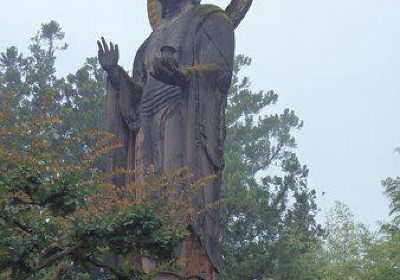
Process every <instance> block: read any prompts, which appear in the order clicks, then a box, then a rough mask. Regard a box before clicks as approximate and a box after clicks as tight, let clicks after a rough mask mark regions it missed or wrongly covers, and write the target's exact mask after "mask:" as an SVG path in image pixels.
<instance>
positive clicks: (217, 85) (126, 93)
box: [107, 5, 234, 279]
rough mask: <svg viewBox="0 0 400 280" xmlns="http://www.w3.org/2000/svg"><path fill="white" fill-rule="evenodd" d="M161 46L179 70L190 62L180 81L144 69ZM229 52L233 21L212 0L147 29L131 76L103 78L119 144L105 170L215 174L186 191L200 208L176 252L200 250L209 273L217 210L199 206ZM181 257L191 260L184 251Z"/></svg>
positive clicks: (211, 190)
mask: <svg viewBox="0 0 400 280" xmlns="http://www.w3.org/2000/svg"><path fill="white" fill-rule="evenodd" d="M163 45H172V46H173V47H174V48H175V49H176V50H177V53H176V58H177V60H178V62H179V67H180V69H189V71H187V73H189V78H188V80H189V81H188V85H187V86H186V87H182V88H181V87H177V86H170V85H166V84H162V83H161V82H160V81H156V80H155V78H154V77H152V76H151V75H150V72H152V59H153V58H154V57H155V56H159V55H160V53H159V47H160V46H163ZM233 57H234V28H233V26H232V23H231V22H230V20H229V18H228V17H227V16H226V14H225V13H224V12H223V11H222V10H220V9H219V8H217V7H215V6H208V5H202V6H196V7H194V8H192V9H190V10H188V11H186V12H184V13H182V14H181V15H180V16H178V18H176V19H174V20H171V21H170V22H169V23H166V24H165V25H162V26H160V27H158V28H157V29H155V30H154V31H153V33H152V34H151V35H150V37H149V38H148V39H147V40H146V41H145V42H144V43H143V45H142V46H141V47H140V49H139V50H138V52H137V54H136V57H135V62H134V67H133V73H132V77H130V76H128V75H127V74H126V72H124V71H123V70H122V68H121V69H120V74H119V76H120V79H119V82H118V83H117V84H113V83H111V81H109V82H108V101H107V102H108V104H107V107H108V129H109V132H111V133H113V134H115V135H116V138H117V139H118V140H120V141H121V142H122V144H123V147H122V148H121V149H117V150H115V151H114V152H113V154H112V155H111V157H110V158H109V162H108V169H109V170H113V169H115V168H118V167H121V168H129V169H140V170H146V168H147V167H148V166H149V165H153V166H154V167H155V169H156V172H158V173H164V172H169V171H174V170H173V169H176V168H180V167H187V168H188V169H189V170H191V171H192V172H193V173H194V174H195V176H196V177H197V178H203V177H206V176H209V175H211V174H216V175H217V176H216V179H214V180H213V181H211V182H209V183H208V184H207V185H206V186H205V187H204V188H202V189H201V190H199V191H198V192H197V193H196V194H194V195H193V197H192V198H191V201H190V206H191V207H192V208H194V209H195V210H197V211H200V212H201V213H203V214H200V217H198V218H197V219H196V222H194V224H193V225H191V226H192V228H193V238H194V239H193V240H195V241H194V242H192V243H191V245H187V246H186V247H187V248H186V249H184V250H183V251H184V252H183V251H182V252H183V253H182V254H186V255H189V254H191V255H194V253H193V252H188V250H204V252H205V253H204V255H205V256H206V258H207V259H208V262H209V263H210V264H211V267H212V269H213V270H214V271H216V272H217V271H219V268H220V266H221V256H220V249H219V210H218V209H214V210H209V211H201V210H204V207H205V205H207V204H211V203H215V202H216V201H218V200H219V198H220V185H221V172H222V169H223V166H224V161H223V154H222V149H223V144H224V140H225V131H226V128H225V108H226V102H227V92H228V89H229V86H230V83H231V78H232V70H233ZM132 82H133V83H132ZM114 83H115V82H114ZM134 84H137V85H140V86H141V88H142V89H143V90H142V91H138V90H137V88H135V86H133V85H134ZM142 176H143V174H142V175H139V176H138V177H137V178H133V177H132V175H117V176H116V177H115V178H113V182H114V183H115V184H116V185H118V186H124V185H126V184H128V183H129V182H131V181H132V180H142V179H143V178H141V177H142ZM137 196H138V197H140V193H138V194H137ZM197 211H196V212H197ZM196 240H198V242H196ZM189 247H190V248H191V249H188V248H189ZM196 248H197V249H196ZM184 257H185V258H187V259H188V262H191V260H190V258H191V257H190V256H184ZM192 261H195V260H192ZM191 265H192V266H193V264H187V267H190V266H191ZM189 270H190V269H189ZM192 270H194V271H195V270H196V269H192ZM195 272H196V271H195ZM197 272H198V271H197ZM206 273H207V275H208V272H206ZM207 279H215V276H209V277H208V278H207Z"/></svg>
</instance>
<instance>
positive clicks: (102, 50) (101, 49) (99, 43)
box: [97, 41, 104, 53]
mask: <svg viewBox="0 0 400 280" xmlns="http://www.w3.org/2000/svg"><path fill="white" fill-rule="evenodd" d="M97 46H98V47H99V53H102V52H104V49H103V45H102V44H101V42H100V41H97Z"/></svg>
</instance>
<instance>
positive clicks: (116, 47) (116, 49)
mask: <svg viewBox="0 0 400 280" xmlns="http://www.w3.org/2000/svg"><path fill="white" fill-rule="evenodd" d="M115 51H116V52H117V53H119V49H118V44H115Z"/></svg>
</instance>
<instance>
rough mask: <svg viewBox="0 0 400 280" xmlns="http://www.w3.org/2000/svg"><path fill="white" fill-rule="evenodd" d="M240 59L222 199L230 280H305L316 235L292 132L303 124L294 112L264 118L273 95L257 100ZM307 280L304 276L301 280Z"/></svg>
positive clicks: (231, 99)
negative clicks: (306, 263) (304, 257)
mask: <svg viewBox="0 0 400 280" xmlns="http://www.w3.org/2000/svg"><path fill="white" fill-rule="evenodd" d="M250 63H251V60H250V59H249V58H247V57H244V56H238V57H237V58H236V63H235V71H234V79H233V84H232V88H231V91H230V94H229V97H228V107H227V111H226V114H227V115H226V121H227V126H228V131H227V139H226V144H225V160H226V167H225V170H224V185H223V190H222V193H223V195H224V198H223V200H222V246H223V247H222V248H223V253H224V259H225V263H226V267H227V269H226V270H225V271H224V277H225V279H240V280H245V279H249V280H253V279H260V280H261V279H269V278H271V279H286V280H288V279H300V278H298V277H299V275H300V274H299V273H300V271H302V270H303V268H302V267H300V262H299V261H300V259H301V256H302V255H303V254H305V253H306V252H307V251H308V250H309V248H310V246H311V245H312V244H313V243H314V242H315V240H316V237H317V235H318V233H319V229H318V226H317V225H316V222H315V219H314V217H315V214H316V211H317V207H316V204H315V191H313V190H309V189H308V187H307V176H308V169H307V167H306V166H303V165H301V163H300V161H299V160H298V158H297V156H296V154H295V152H294V149H295V148H296V141H295V138H294V137H293V136H292V132H293V130H297V129H300V128H301V127H302V125H303V123H302V122H301V121H300V119H299V118H298V117H297V116H296V115H295V113H294V112H293V111H290V110H289V109H286V110H284V112H283V113H282V114H279V115H278V114H271V115H269V114H266V112H265V111H266V109H267V108H269V106H270V105H273V104H275V103H276V102H277V99H278V95H277V94H275V93H274V92H272V91H269V92H262V91H261V92H258V93H254V92H252V91H251V90H250V83H249V80H248V78H246V77H245V78H240V76H239V73H240V70H241V69H242V68H243V67H245V66H248V65H250ZM304 277H306V276H304Z"/></svg>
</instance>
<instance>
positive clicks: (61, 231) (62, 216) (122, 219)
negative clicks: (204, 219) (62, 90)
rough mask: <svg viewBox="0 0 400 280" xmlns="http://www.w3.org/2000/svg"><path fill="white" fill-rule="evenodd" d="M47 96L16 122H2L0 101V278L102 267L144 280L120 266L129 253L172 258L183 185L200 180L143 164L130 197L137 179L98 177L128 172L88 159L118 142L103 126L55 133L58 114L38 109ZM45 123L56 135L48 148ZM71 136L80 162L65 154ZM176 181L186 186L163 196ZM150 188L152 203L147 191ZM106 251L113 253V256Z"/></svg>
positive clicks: (182, 215) (181, 218) (182, 218)
mask: <svg viewBox="0 0 400 280" xmlns="http://www.w3.org/2000/svg"><path fill="white" fill-rule="evenodd" d="M52 98H53V97H52V95H48V96H46V98H45V100H44V101H43V102H44V103H43V104H39V105H38V108H36V110H35V111H36V113H35V114H34V115H32V116H30V117H29V118H25V117H18V118H17V119H16V123H17V125H16V124H15V123H10V122H9V116H10V115H11V112H12V107H11V106H10V104H12V103H13V102H12V100H11V99H12V96H11V97H8V98H7V99H6V100H5V101H4V102H3V104H2V106H1V110H0V112H1V113H0V127H1V129H0V193H1V198H0V225H1V227H0V279H15V280H19V279H71V277H72V276H71V275H69V274H68V272H72V273H75V272H76V271H77V269H82V271H84V272H89V271H90V270H91V269H93V267H100V268H102V269H103V271H104V274H105V275H108V278H107V279H120V280H122V279H131V280H132V279H137V280H140V279H148V278H145V277H146V276H145V275H144V273H143V272H142V271H140V270H139V269H137V268H134V267H132V266H131V265H129V257H130V255H131V254H133V253H136V254H139V253H140V254H142V255H143V254H147V255H149V256H150V257H152V258H153V259H159V260H161V261H162V260H164V261H166V262H167V263H168V264H169V265H170V264H172V263H173V261H171V260H173V250H174V247H175V246H176V245H177V244H178V243H179V242H180V240H182V238H184V236H185V235H186V234H187V232H186V228H187V225H188V221H189V219H190V218H191V216H190V215H189V214H190V212H189V209H188V207H187V205H188V197H189V195H190V191H192V190H196V189H198V188H199V187H201V186H202V185H203V181H202V180H199V181H198V182H195V183H193V184H189V183H188V180H189V179H190V178H191V175H190V174H188V173H187V172H186V171H185V170H180V171H177V172H176V173H171V174H165V175H164V177H162V178H159V177H156V176H154V173H152V172H151V170H150V171H149V175H150V176H149V177H148V178H147V182H146V186H145V187H144V188H143V189H145V190H146V191H147V195H144V196H143V198H142V199H141V200H140V201H137V200H134V198H135V187H137V186H136V185H129V186H125V187H124V188H117V187H115V186H114V185H112V184H109V183H107V182H108V179H109V178H110V176H114V175H115V174H119V173H121V174H124V173H128V172H133V171H129V170H116V171H115V172H113V173H110V174H107V173H104V172H102V171H101V170H99V169H98V168H96V166H95V165H94V163H95V158H96V157H97V156H98V155H100V154H104V153H107V152H108V151H109V150H111V149H113V148H117V147H118V142H115V143H113V144H111V145H110V140H111V139H112V136H110V135H107V134H104V136H103V135H101V134H93V133H85V134H73V135H70V134H67V135H64V134H62V133H61V132H60V131H59V127H58V124H59V123H60V121H59V120H58V119H56V118H54V117H51V116H48V114H47V110H46V109H47V106H50V105H51V100H52ZM49 131H50V132H51V133H53V135H54V136H55V137H57V138H58V139H57V144H58V145H57V146H53V144H52V143H53V142H52V141H51V139H49V137H48V135H49ZM54 132H56V133H54ZM93 138H95V139H96V140H95V141H94V142H95V143H96V144H95V145H91V144H90V142H92V140H93ZM88 140H90V141H88ZM74 142H83V143H86V144H85V145H80V146H82V147H85V148H84V150H82V151H80V158H81V160H80V161H79V165H76V164H70V162H73V161H68V160H67V159H68V158H69V157H74V156H75V155H74V154H73V153H70V152H69V147H70V146H71V145H73V143H74ZM152 174H153V175H152ZM183 185H185V186H186V188H185V189H186V190H188V191H187V192H181V193H179V195H176V196H174V197H171V193H170V192H169V190H170V189H171V188H173V187H176V188H178V187H179V188H181V186H183ZM155 195H157V197H158V198H159V199H158V200H157V201H154V200H153V199H151V198H152V197H154V196H155ZM167 198H168V199H167ZM112 254H118V255H119V256H121V257H123V258H122V261H119V262H118V263H116V262H114V261H112V259H111V258H110V257H109V256H111V255H112ZM107 256H108V258H107ZM72 266H73V268H74V269H71V267H72ZM154 272H156V271H154ZM51 277H52V278H51ZM72 279H74V278H72Z"/></svg>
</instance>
